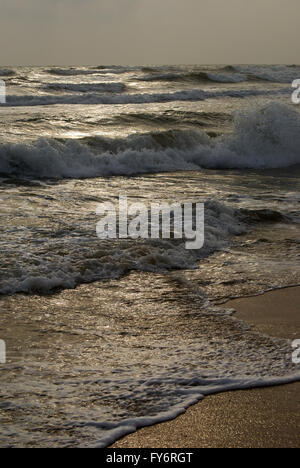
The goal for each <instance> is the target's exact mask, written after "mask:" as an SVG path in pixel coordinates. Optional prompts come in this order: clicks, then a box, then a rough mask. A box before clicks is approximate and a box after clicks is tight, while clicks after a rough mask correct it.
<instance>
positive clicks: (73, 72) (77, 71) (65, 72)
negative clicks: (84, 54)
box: [45, 66, 138, 76]
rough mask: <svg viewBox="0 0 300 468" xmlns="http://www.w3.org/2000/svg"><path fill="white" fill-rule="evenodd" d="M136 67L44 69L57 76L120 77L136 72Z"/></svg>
mask: <svg viewBox="0 0 300 468" xmlns="http://www.w3.org/2000/svg"><path fill="white" fill-rule="evenodd" d="M137 69H138V68H137V67H121V66H120V67H117V66H115V67H114V66H110V67H104V66H97V67H95V68H50V69H45V72H46V73H49V74H50V75H58V76H77V75H95V74H96V75H99V74H100V75H103V74H104V75H106V74H109V75H121V74H123V73H128V72H130V71H134V70H137Z"/></svg>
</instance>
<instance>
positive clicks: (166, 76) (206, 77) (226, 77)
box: [136, 72, 248, 83]
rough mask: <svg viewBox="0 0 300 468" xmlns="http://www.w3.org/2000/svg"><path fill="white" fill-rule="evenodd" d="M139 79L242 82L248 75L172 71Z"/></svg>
mask: <svg viewBox="0 0 300 468" xmlns="http://www.w3.org/2000/svg"><path fill="white" fill-rule="evenodd" d="M136 79H137V80H138V81H148V82H151V81H166V82H169V81H188V82H189V81H191V82H197V81H199V82H205V81H211V82H215V83H242V82H244V81H248V78H247V76H244V75H241V74H238V73H236V74H229V73H223V74H221V73H208V72H188V73H179V72H170V73H162V74H159V73H150V74H147V75H144V76H141V77H138V78H136Z"/></svg>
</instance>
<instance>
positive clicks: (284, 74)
mask: <svg viewBox="0 0 300 468" xmlns="http://www.w3.org/2000/svg"><path fill="white" fill-rule="evenodd" d="M231 70H233V71H235V72H236V73H240V74H242V75H244V76H247V77H248V78H249V79H252V80H253V79H254V80H261V81H270V82H273V83H292V82H293V81H294V80H295V79H297V78H299V76H300V66H295V67H288V66H285V65H274V66H253V65H236V66H231Z"/></svg>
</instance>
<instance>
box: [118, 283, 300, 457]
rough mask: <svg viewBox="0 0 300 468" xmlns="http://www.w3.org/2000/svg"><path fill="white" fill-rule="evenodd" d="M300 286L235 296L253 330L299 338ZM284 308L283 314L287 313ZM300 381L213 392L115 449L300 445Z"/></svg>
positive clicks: (240, 314)
mask: <svg viewBox="0 0 300 468" xmlns="http://www.w3.org/2000/svg"><path fill="white" fill-rule="evenodd" d="M299 304H300V286H293V287H290V288H282V289H277V290H273V291H269V292H266V293H265V294H263V295H259V296H253V297H247V298H239V299H233V300H230V301H228V302H226V304H225V305H226V306H227V307H229V308H233V309H235V310H236V314H235V317H236V318H237V319H240V320H243V321H244V322H247V323H248V324H249V325H250V326H251V328H252V329H253V330H254V331H257V332H260V333H263V334H266V335H269V336H270V335H271V336H274V337H276V336H277V337H280V338H286V339H291V340H293V339H297V338H298V339H300V315H299ZM283 310H284V313H283ZM299 392H300V382H296V383H292V384H283V385H279V386H271V387H263V388H254V389H246V390H235V391H227V392H222V393H218V394H214V395H209V396H206V397H205V398H204V400H201V401H200V402H199V403H197V404H196V405H193V406H191V407H189V408H188V409H187V411H186V412H185V413H184V414H182V415H180V416H178V417H177V418H176V419H174V420H171V421H168V422H163V423H160V424H156V425H154V426H149V427H144V428H142V429H139V430H138V431H137V432H134V433H133V434H130V435H127V436H125V437H124V438H122V439H120V440H119V441H117V442H115V443H114V444H113V445H112V446H111V448H221V447H222V448H223V447H224V448H246V447H247V448H285V447H286V448H299V447H300V440H299V435H298V429H299V427H300V401H299Z"/></svg>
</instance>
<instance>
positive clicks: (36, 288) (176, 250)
mask: <svg viewBox="0 0 300 468" xmlns="http://www.w3.org/2000/svg"><path fill="white" fill-rule="evenodd" d="M205 218H206V222H205V229H206V232H205V244H204V247H203V248H202V249H201V250H187V249H186V248H185V241H184V240H183V241H182V240H174V239H173V240H163V239H156V240H154V239H149V240H147V239H140V240H138V241H136V240H134V241H130V240H129V241H127V240H126V241H123V240H118V239H116V240H100V239H98V238H97V236H96V229H95V232H94V233H93V234H91V233H90V232H86V233H85V232H83V233H82V234H81V236H79V237H78V236H73V235H72V232H68V231H66V232H64V235H63V237H61V234H60V235H59V236H55V235H53V233H51V236H49V237H48V238H47V239H44V241H46V240H47V245H48V248H47V252H44V253H43V252H41V251H40V249H39V246H38V245H36V247H34V243H32V242H30V241H29V239H28V245H31V251H30V255H29V256H24V255H22V252H20V255H18V253H17V252H18V251H19V250H20V249H23V245H24V243H23V242H22V243H20V242H19V239H18V240H17V241H16V243H15V244H14V246H12V248H13V249H14V254H15V255H18V258H19V263H18V268H17V269H16V268H14V267H10V266H9V261H8V263H7V264H6V265H5V268H3V270H2V272H1V274H0V294H14V293H17V292H27V293H28V292H29V293H34V292H39V293H45V292H49V291H51V290H53V289H57V288H64V289H72V288H74V287H76V286H77V285H78V284H82V283H90V282H94V281H98V280H103V279H109V278H119V277H121V276H123V275H124V274H126V273H127V272H128V271H131V270H139V271H148V272H153V271H157V272H158V271H162V270H173V269H187V268H196V266H197V262H198V261H199V260H200V259H202V258H206V257H207V256H209V255H211V254H212V253H213V252H215V251H216V250H220V249H222V248H225V247H226V246H227V245H228V242H229V240H230V238H231V237H232V236H236V235H240V234H241V233H243V232H246V230H247V228H246V225H245V224H244V222H243V219H244V218H243V216H242V215H241V214H240V212H239V210H235V209H234V208H231V207H228V206H226V205H223V204H221V203H218V202H216V201H213V200H208V201H207V202H206V204H205ZM96 222H97V219H96V216H95V226H96ZM24 235H25V236H26V233H25V234H24ZM23 241H24V239H23ZM12 260H13V259H12Z"/></svg>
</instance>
